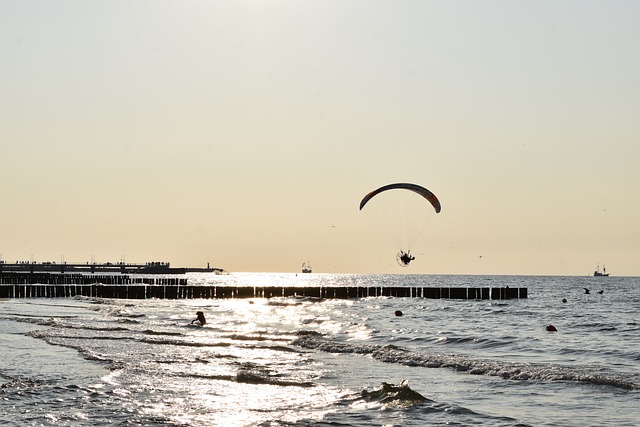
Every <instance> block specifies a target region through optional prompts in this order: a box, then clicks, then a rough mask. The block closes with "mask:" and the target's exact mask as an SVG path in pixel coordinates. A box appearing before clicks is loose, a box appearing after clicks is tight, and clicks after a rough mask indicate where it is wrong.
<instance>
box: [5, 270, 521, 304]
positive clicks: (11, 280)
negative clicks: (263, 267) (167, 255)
mask: <svg viewBox="0 0 640 427" xmlns="http://www.w3.org/2000/svg"><path fill="white" fill-rule="evenodd" d="M75 296H85V297H94V298H117V299H120V298H122V299H146V298H158V299H195V298H208V299H222V298H277V297H308V298H336V299H349V298H366V297H397V298H429V299H462V300H505V299H518V298H527V288H509V287H504V288H462V287H460V288H459V287H455V288H435V287H414V286H411V287H384V286H382V287H379V286H376V287H360V286H344V287H340V286H326V287H325V286H323V287H319V286H309V287H294V286H256V287H253V286H201V285H189V284H188V283H187V279H185V278H165V277H151V278H144V277H131V276H121V275H81V274H48V273H41V274H7V273H5V274H0V298H71V297H75Z"/></svg>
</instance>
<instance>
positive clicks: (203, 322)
mask: <svg viewBox="0 0 640 427" xmlns="http://www.w3.org/2000/svg"><path fill="white" fill-rule="evenodd" d="M196 316H197V317H196V318H195V319H193V320H192V321H191V324H192V325H193V322H200V326H204V325H206V324H207V319H205V318H204V313H203V312H201V311H196Z"/></svg>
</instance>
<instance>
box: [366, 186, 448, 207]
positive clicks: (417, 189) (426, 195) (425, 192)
mask: <svg viewBox="0 0 640 427" xmlns="http://www.w3.org/2000/svg"><path fill="white" fill-rule="evenodd" d="M395 189H405V190H409V191H413V192H414V193H417V194H419V195H421V196H422V197H424V198H425V199H427V200H428V201H429V202H430V203H431V205H432V206H433V208H434V209H435V210H436V213H440V210H441V209H442V208H441V206H440V201H439V200H438V198H437V197H436V195H435V194H433V193H432V192H431V191H429V190H427V189H426V188H424V187H421V186H419V185H417V184H409V183H406V182H401V183H397V184H389V185H384V186H382V187H380V188H378V189H377V190H373V191H372V192H371V193H369V194H367V195H366V196H364V198H363V199H362V200H361V201H360V210H362V208H364V205H366V204H367V202H368V201H369V200H371V199H372V198H373V197H375V196H376V195H378V194H380V193H382V192H383V191H387V190H395Z"/></svg>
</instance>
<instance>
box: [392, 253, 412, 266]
mask: <svg viewBox="0 0 640 427" xmlns="http://www.w3.org/2000/svg"><path fill="white" fill-rule="evenodd" d="M414 259H416V257H414V256H413V255H411V251H407V252H405V251H400V252H398V254H397V255H396V261H398V264H399V265H400V267H406V266H408V265H409V263H410V262H411V261H413V260H414Z"/></svg>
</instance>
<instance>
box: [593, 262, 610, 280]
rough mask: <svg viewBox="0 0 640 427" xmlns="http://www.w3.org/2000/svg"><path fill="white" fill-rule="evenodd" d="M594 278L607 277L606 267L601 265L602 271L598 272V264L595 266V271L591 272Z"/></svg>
mask: <svg viewBox="0 0 640 427" xmlns="http://www.w3.org/2000/svg"><path fill="white" fill-rule="evenodd" d="M593 275H594V276H595V277H607V276H609V273H607V267H605V266H604V264H602V271H600V264H596V270H595V271H594V272H593Z"/></svg>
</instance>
